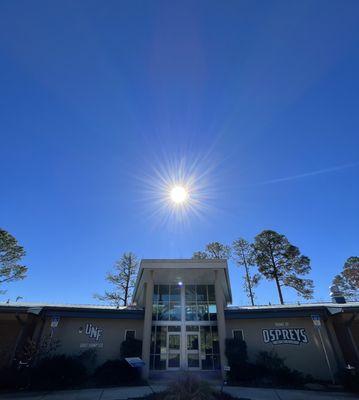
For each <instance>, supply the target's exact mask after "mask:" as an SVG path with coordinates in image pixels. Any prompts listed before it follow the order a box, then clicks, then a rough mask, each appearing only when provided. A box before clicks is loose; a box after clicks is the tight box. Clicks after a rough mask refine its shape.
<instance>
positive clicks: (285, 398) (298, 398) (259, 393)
mask: <svg viewBox="0 0 359 400" xmlns="http://www.w3.org/2000/svg"><path fill="white" fill-rule="evenodd" d="M152 387H153V390H154V391H155V392H160V391H162V390H164V389H165V388H166V387H165V386H164V385H153V386H152ZM218 389H220V388H218ZM223 390H224V391H225V392H226V393H228V394H231V395H232V396H234V397H238V398H242V399H243V398H245V399H250V400H350V399H358V398H359V397H358V396H355V395H354V394H349V393H336V392H319V391H310V390H287V389H259V388H247V387H239V386H225V387H224V389H223ZM150 393H151V389H150V388H149V387H148V386H131V387H118V388H106V389H82V390H62V391H54V392H41V393H40V392H39V393H35V392H22V393H21V392H20V393H19V392H17V393H9V394H2V395H1V394H0V399H1V400H16V399H17V400H125V399H132V398H136V397H143V396H146V395H148V394H150Z"/></svg>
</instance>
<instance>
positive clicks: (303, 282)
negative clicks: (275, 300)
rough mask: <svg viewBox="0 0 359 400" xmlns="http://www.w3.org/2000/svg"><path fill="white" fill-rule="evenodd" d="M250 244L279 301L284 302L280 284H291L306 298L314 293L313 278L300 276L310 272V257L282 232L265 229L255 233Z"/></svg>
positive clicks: (259, 266)
mask: <svg viewBox="0 0 359 400" xmlns="http://www.w3.org/2000/svg"><path fill="white" fill-rule="evenodd" d="M253 247H254V251H255V261H256V264H257V265H258V269H259V272H260V273H261V274H263V276H264V277H265V278H266V279H268V280H274V281H275V283H276V285H277V290H278V294H279V300H280V303H281V304H284V300H283V294H282V286H288V287H291V288H293V289H294V290H296V291H297V293H298V294H299V295H301V296H302V297H304V298H305V299H310V298H312V297H313V288H314V285H313V281H312V280H311V279H304V278H302V277H301V276H302V275H306V274H308V273H309V272H310V270H311V267H310V259H309V258H308V257H306V256H304V255H302V254H301V253H300V251H299V249H298V247H296V246H293V245H292V244H291V243H290V242H289V241H288V239H287V238H286V237H285V236H284V235H280V234H279V233H277V232H275V231H271V230H265V231H263V232H261V233H260V234H258V235H257V236H256V237H255V239H254V245H253Z"/></svg>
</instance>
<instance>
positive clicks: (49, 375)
mask: <svg viewBox="0 0 359 400" xmlns="http://www.w3.org/2000/svg"><path fill="white" fill-rule="evenodd" d="M87 376H88V375H87V370H86V367H85V366H84V365H83V363H82V362H81V361H80V360H79V358H78V357H71V356H66V355H63V354H62V355H55V356H52V357H46V358H43V359H40V360H39V362H38V363H37V364H36V365H35V366H34V367H33V368H31V369H30V386H31V387H32V388H41V389H54V388H61V389H64V388H69V387H75V386H79V385H81V384H83V383H84V382H85V380H86V379H87Z"/></svg>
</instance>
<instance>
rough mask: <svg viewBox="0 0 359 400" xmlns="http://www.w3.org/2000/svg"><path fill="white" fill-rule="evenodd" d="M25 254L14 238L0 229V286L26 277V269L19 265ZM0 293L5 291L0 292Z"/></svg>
mask: <svg viewBox="0 0 359 400" xmlns="http://www.w3.org/2000/svg"><path fill="white" fill-rule="evenodd" d="M25 254H26V253H25V250H24V248H23V247H22V246H20V245H19V244H18V242H17V240H16V239H15V238H14V236H12V235H11V234H10V233H9V232H7V231H5V230H3V229H1V228H0V285H1V284H4V283H10V282H14V281H19V280H22V279H24V278H25V277H26V272H27V267H25V266H24V265H21V264H19V261H20V260H21V259H22V258H23V257H24V256H25ZM0 293H5V291H4V290H0Z"/></svg>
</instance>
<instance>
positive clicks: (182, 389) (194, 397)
mask: <svg viewBox="0 0 359 400" xmlns="http://www.w3.org/2000/svg"><path fill="white" fill-rule="evenodd" d="M163 399H164V400H214V399H215V397H214V391H213V389H212V388H211V387H210V385H209V384H208V382H205V381H202V380H200V379H199V378H198V377H197V376H194V375H191V374H184V375H182V376H180V377H179V378H178V379H177V380H175V381H174V382H172V383H171V384H170V385H169V387H168V389H167V391H166V392H165V393H164V396H163Z"/></svg>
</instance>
